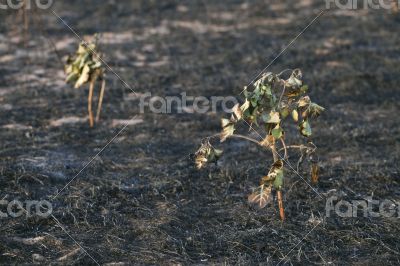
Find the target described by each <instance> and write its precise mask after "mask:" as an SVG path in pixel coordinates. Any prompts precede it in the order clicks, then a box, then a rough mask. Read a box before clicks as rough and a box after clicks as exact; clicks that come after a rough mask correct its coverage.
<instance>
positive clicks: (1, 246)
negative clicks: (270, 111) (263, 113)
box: [0, 0, 400, 265]
mask: <svg viewBox="0 0 400 266" xmlns="http://www.w3.org/2000/svg"><path fill="white" fill-rule="evenodd" d="M84 2H85V3H82V1H62V2H61V1H57V3H56V4H55V5H54V7H53V8H54V10H55V12H56V13H57V14H58V15H60V16H61V17H62V18H63V19H64V20H65V21H66V22H67V23H68V24H69V25H70V26H71V27H73V28H74V29H75V30H76V32H77V33H78V34H79V35H81V36H84V37H89V36H91V35H92V34H94V33H97V32H98V33H102V38H101V49H102V52H103V53H104V59H105V61H106V62H107V63H108V64H109V65H110V67H112V69H113V70H114V71H115V72H116V73H118V75H120V77H121V78H122V79H123V80H124V81H126V82H127V83H128V84H130V86H131V88H132V89H133V91H135V92H137V93H138V94H141V93H145V92H151V93H152V94H153V95H159V96H173V95H179V94H180V93H182V92H186V93H187V95H190V96H200V95H202V96H206V97H211V96H228V95H234V96H235V95H238V94H239V93H240V91H241V90H242V88H243V86H244V85H247V84H248V83H249V82H250V81H251V80H252V79H253V78H254V77H255V75H256V74H258V72H260V71H261V70H262V69H263V68H264V67H265V66H266V65H268V63H269V62H270V61H271V60H272V59H274V58H275V56H276V55H278V54H279V52H280V51H281V50H282V49H283V48H284V47H285V46H286V45H287V44H288V43H289V42H290V41H291V40H292V39H293V38H294V37H295V36H296V35H297V34H299V33H300V32H301V30H302V29H303V28H304V27H305V26H307V24H308V23H309V22H310V21H311V20H312V19H313V18H315V16H316V15H317V14H318V13H319V12H320V10H322V9H323V8H325V2H324V1H315V0H309V1H308V0H301V1H261V0H260V1H245V0H229V1H177V0H168V1H150V0H141V1H127V0H126V1H121V0H119V1H112V0H109V1H94V0H91V1H84ZM0 13H1V16H0V20H1V25H0V30H1V34H0V41H1V42H0V128H1V131H0V200H1V199H4V200H8V201H12V200H22V201H24V200H29V199H30V200H41V199H47V200H51V199H52V197H54V196H55V195H57V193H58V192H59V191H61V194H60V195H58V197H57V198H55V199H54V200H53V201H52V203H53V208H54V210H53V214H54V217H55V218H56V219H57V220H58V221H59V223H60V224H61V225H62V227H63V229H64V230H63V229H62V228H61V227H60V224H57V222H56V221H55V219H53V218H52V217H50V218H48V219H43V218H38V217H31V218H26V217H20V218H10V217H9V218H0V238H1V242H0V263H1V264H4V265H9V264H32V263H37V264H68V265H70V264H75V265H92V264H95V262H94V260H96V261H97V262H98V263H100V264H109V265H125V264H156V265H159V264H162V265H170V264H185V265H189V264H197V265H199V264H224V265H225V264H241V265H276V264H278V263H281V265H282V264H286V265H291V264H293V265H310V264H312V265H318V264H322V265H325V264H333V265H349V264H350V265H378V264H382V265H399V264H400V242H399V240H398V238H399V232H400V231H399V230H400V220H399V218H398V217H397V216H396V217H392V218H385V217H377V218H372V217H366V218H364V217H362V216H359V217H358V218H341V217H339V216H337V215H334V214H332V215H331V217H326V215H325V204H326V198H327V197H330V196H336V197H337V198H338V200H340V199H344V200H349V201H351V200H357V199H363V198H365V197H369V196H373V197H374V199H377V200H385V199H387V200H393V201H397V200H400V183H399V178H400V169H399V160H400V116H399V112H400V104H399V102H400V89H399V86H400V74H399V73H400V64H399V62H400V39H399V34H398V33H399V27H400V19H399V16H397V17H396V16H395V15H393V14H390V11H387V10H358V11H340V10H330V11H327V12H326V13H325V14H324V15H322V16H321V17H320V18H319V19H318V20H317V21H316V22H315V23H314V24H313V25H312V26H310V28H309V29H308V30H307V31H306V32H305V33H304V34H303V35H301V36H300V37H299V39H298V40H297V41H296V42H294V44H293V45H292V46H291V47H290V48H289V49H287V50H286V52H285V53H283V55H282V56H281V57H279V59H278V60H276V61H275V62H274V64H273V65H272V66H271V67H270V69H269V71H274V72H280V71H282V70H284V69H287V68H297V67H298V68H301V69H302V71H303V73H304V79H305V81H306V82H307V83H308V84H309V85H310V88H311V91H310V95H311V97H312V99H314V100H315V101H316V102H318V103H319V104H321V105H322V106H325V107H326V108H327V111H326V112H325V113H324V114H323V116H322V117H321V118H320V119H319V120H318V121H317V122H314V123H313V127H314V132H315V134H314V137H313V142H314V143H316V144H317V146H318V147H319V152H318V154H319V159H320V162H321V165H322V173H321V176H320V183H319V184H318V185H316V186H315V190H316V191H317V192H318V193H319V194H320V195H321V197H320V196H318V195H317V193H316V192H314V191H313V190H312V189H311V188H310V187H309V186H308V185H307V184H306V182H304V181H303V180H302V179H301V178H300V177H298V176H297V175H296V174H294V173H292V172H291V171H287V178H286V184H285V190H284V204H285V209H286V216H287V219H286V221H285V222H284V223H282V222H281V221H280V220H279V213H278V210H277V204H276V202H274V204H273V205H270V206H268V207H267V208H265V209H263V210H256V209H254V208H253V207H251V206H249V205H248V203H247V195H248V194H249V193H251V190H252V188H254V187H256V186H257V184H258V183H259V180H260V178H261V177H262V176H263V175H265V174H266V173H267V171H268V169H269V165H270V164H271V162H272V158H271V156H270V154H269V153H267V152H265V151H263V150H260V149H258V148H257V147H256V146H254V145H253V144H251V143H246V142H242V141H228V142H227V143H225V144H223V145H221V147H223V148H224V150H225V156H224V157H223V159H222V160H221V161H220V162H219V163H218V164H217V165H215V166H210V167H209V168H207V169H205V170H201V171H198V170H196V169H195V167H194V164H193V161H192V157H191V154H193V153H194V152H195V151H196V149H197V148H198V147H199V144H200V143H201V140H202V139H203V138H204V137H207V136H210V135H214V134H215V133H218V132H219V131H220V122H219V121H220V118H221V117H224V116H226V114H224V113H223V112H222V111H221V112H219V113H216V114H215V113H214V114H213V113H208V114H190V113H188V114H179V113H174V114H152V113H150V112H146V113H145V114H140V113H139V107H138V106H139V105H138V104H139V99H138V98H137V97H135V95H134V93H133V92H132V91H131V90H130V89H129V88H127V87H126V86H125V85H124V84H123V83H122V82H121V81H120V80H118V78H117V77H116V76H115V75H114V74H113V73H111V72H110V71H108V74H107V84H108V86H107V91H106V98H105V102H104V108H103V116H102V120H101V122H100V124H98V125H97V126H96V127H95V128H94V129H90V128H89V126H88V123H87V121H86V113H87V111H86V104H87V103H86V100H87V88H85V89H80V90H74V89H72V88H71V86H70V85H66V84H65V83H64V78H65V77H64V73H63V66H62V64H61V62H60V61H59V58H58V57H57V55H56V53H55V52H54V49H53V47H52V45H51V42H53V43H54V44H55V45H56V46H57V50H58V53H59V54H60V55H61V56H64V55H67V54H69V53H72V52H73V51H74V50H75V49H76V47H77V45H78V43H79V40H78V39H77V38H76V36H75V35H74V34H73V33H72V32H71V31H70V30H69V29H68V28H67V27H66V26H65V25H63V24H62V22H61V21H60V20H59V19H58V18H57V17H56V16H55V15H54V14H53V13H52V11H51V10H45V11H40V14H41V18H42V22H43V23H42V25H41V23H39V20H40V19H39V18H40V17H39V16H38V15H33V14H32V13H31V15H32V20H31V22H30V25H29V36H28V40H29V41H28V42H27V43H25V46H26V47H25V46H24V41H23V36H24V34H23V27H22V26H21V25H22V24H21V17H20V16H19V15H18V14H17V13H12V12H11V11H10V12H8V13H7V14H6V12H5V11H4V10H0ZM134 115H138V117H136V118H135V124H134V125H130V126H128V127H127V128H126V129H125V130H124V131H122V132H121V133H120V134H119V135H118V136H117V138H116V139H114V141H113V142H112V143H111V144H110V145H108V146H107V148H106V149H104V151H102V152H101V154H100V156H98V157H96V158H95V159H94V160H93V161H92V162H91V164H89V166H88V167H86V168H85V169H84V170H83V171H81V170H82V168H83V167H84V166H85V165H86V164H87V163H88V162H89V161H91V159H92V158H93V156H94V155H96V154H97V153H98V152H100V151H101V149H102V148H103V147H104V146H105V145H106V144H107V143H108V142H109V141H110V140H112V139H113V137H114V136H115V135H116V134H117V133H118V132H119V131H120V130H121V129H122V128H123V124H122V123H121V122H123V121H121V120H127V119H129V118H131V117H133V116H134ZM62 118H64V120H60V119H62ZM66 118H67V119H66ZM63 121H64V122H65V121H69V122H70V123H63ZM243 130H244V132H246V127H245V126H244V125H243ZM249 134H251V133H249ZM253 136H254V137H257V136H255V135H254V134H253ZM299 140H300V139H289V142H290V143H296V142H298V141H299ZM218 145H219V144H218ZM296 156H297V155H293V156H292V157H291V159H290V162H291V163H292V164H293V165H295V164H296V161H297V158H298V157H296ZM301 169H302V170H301V172H300V173H301V174H302V175H303V176H304V177H306V179H307V180H308V179H309V168H308V166H307V165H304V167H303V168H301ZM80 171H81V172H80ZM78 173H79V175H77V174H78ZM76 175H77V176H76ZM74 177H76V178H74ZM70 181H72V182H71V183H70V184H69V185H68V186H67V187H66V188H65V189H64V190H62V189H63V188H64V187H65V186H66V185H67V184H68V182H70ZM2 208H3V207H2ZM66 232H68V234H69V235H68V234H67V233H66ZM37 237H41V238H39V239H36V240H37V241H34V243H29V242H27V241H24V240H26V239H30V238H37ZM72 238H73V239H75V240H76V241H77V242H75V241H74V240H73V239H72ZM78 243H79V244H80V245H81V247H82V248H83V249H85V250H86V251H87V253H88V254H90V256H91V257H92V258H93V259H94V260H93V259H92V258H91V257H90V256H88V255H87V254H86V253H85V252H84V251H83V249H80V247H79V245H78Z"/></svg>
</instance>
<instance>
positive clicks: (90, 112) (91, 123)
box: [88, 79, 94, 127]
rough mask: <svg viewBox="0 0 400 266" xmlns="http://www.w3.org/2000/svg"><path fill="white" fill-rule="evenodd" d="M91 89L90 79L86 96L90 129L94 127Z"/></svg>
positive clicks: (92, 86)
mask: <svg viewBox="0 0 400 266" xmlns="http://www.w3.org/2000/svg"><path fill="white" fill-rule="evenodd" d="M93 89H94V80H93V79H92V80H91V81H90V87H89V96H88V112H89V125H90V127H93V126H94V119H93V111H92V99H93Z"/></svg>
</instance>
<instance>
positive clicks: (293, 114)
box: [292, 109, 299, 122]
mask: <svg viewBox="0 0 400 266" xmlns="http://www.w3.org/2000/svg"><path fill="white" fill-rule="evenodd" d="M292 118H293V120H294V121H295V122H298V121H299V113H298V112H297V110H296V109H294V110H293V111H292Z"/></svg>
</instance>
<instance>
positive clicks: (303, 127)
mask: <svg viewBox="0 0 400 266" xmlns="http://www.w3.org/2000/svg"><path fill="white" fill-rule="evenodd" d="M300 133H301V134H302V135H303V136H304V137H311V135H312V130H311V126H310V123H308V121H307V120H304V121H303V122H302V123H301V124H300Z"/></svg>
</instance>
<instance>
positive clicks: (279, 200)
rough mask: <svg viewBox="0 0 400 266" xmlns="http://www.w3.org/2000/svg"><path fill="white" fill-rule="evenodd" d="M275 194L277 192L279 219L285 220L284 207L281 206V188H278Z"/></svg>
mask: <svg viewBox="0 0 400 266" xmlns="http://www.w3.org/2000/svg"><path fill="white" fill-rule="evenodd" d="M277 194H278V205H279V216H280V217H281V221H282V222H283V221H284V220H285V209H284V208H283V199H282V198H283V197H282V190H278V191H277Z"/></svg>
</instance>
